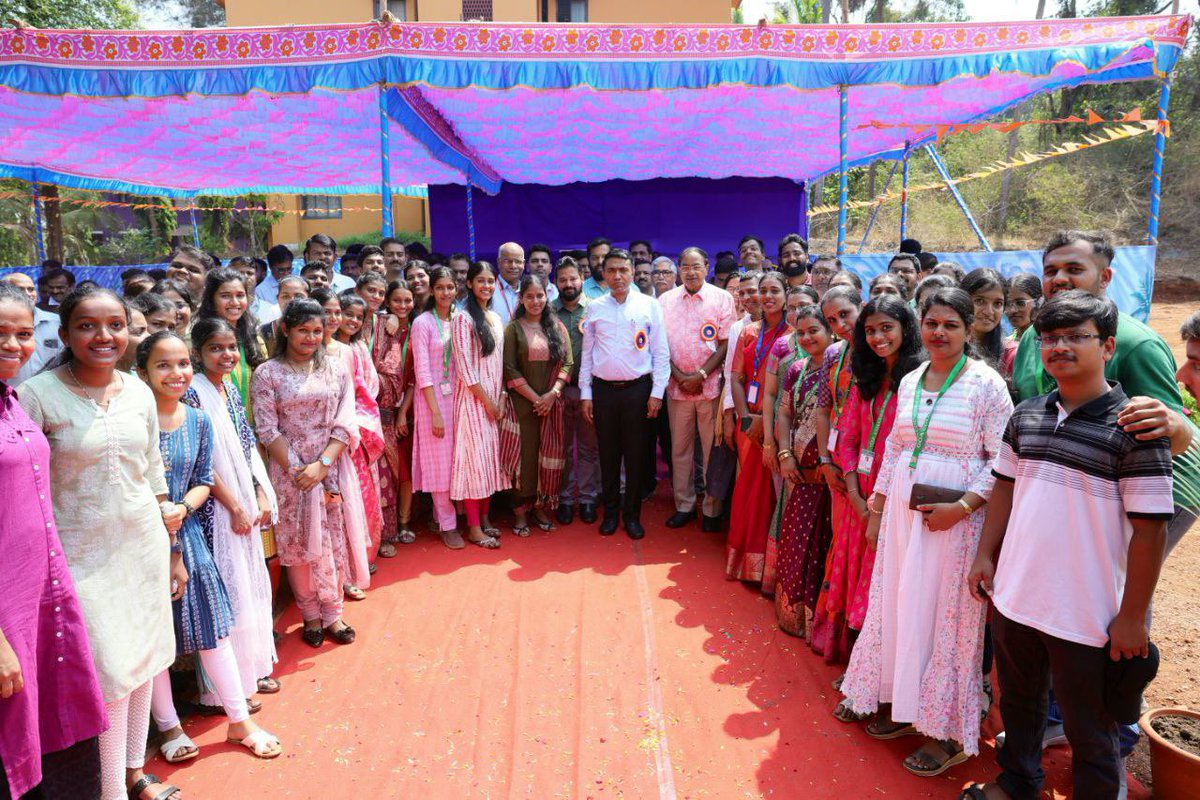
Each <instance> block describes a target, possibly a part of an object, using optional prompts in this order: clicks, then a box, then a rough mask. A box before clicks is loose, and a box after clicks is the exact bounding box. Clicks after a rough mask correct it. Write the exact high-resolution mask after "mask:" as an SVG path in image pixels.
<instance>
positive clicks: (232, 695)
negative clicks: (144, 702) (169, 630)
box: [150, 639, 250, 732]
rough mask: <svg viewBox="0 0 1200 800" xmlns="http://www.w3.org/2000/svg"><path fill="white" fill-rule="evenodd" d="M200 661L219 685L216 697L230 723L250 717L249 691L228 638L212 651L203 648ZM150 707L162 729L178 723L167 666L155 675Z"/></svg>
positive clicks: (212, 680)
mask: <svg viewBox="0 0 1200 800" xmlns="http://www.w3.org/2000/svg"><path fill="white" fill-rule="evenodd" d="M200 663H201V664H202V665H203V666H204V674H205V675H207V676H208V679H209V680H210V681H211V682H212V684H213V686H214V687H216V690H217V696H218V697H219V698H220V700H221V705H222V706H224V707H225V716H226V717H228V718H229V721H230V723H237V722H245V721H246V720H248V719H249V718H250V710H249V708H248V707H247V706H246V690H245V688H244V687H243V686H242V677H241V675H240V674H239V673H238V665H237V658H235V657H234V654H233V646H232V645H231V644H230V643H229V640H228V639H222V640H220V641H219V642H217V646H216V647H214V648H213V649H212V650H201V651H200ZM150 709H151V712H152V713H153V715H154V724H155V725H156V726H157V727H158V730H159V732H163V731H169V730H171V729H172V728H174V727H176V726H177V725H179V715H178V714H177V713H176V712H175V700H174V698H173V697H172V695H171V674H170V671H169V670H165V669H164V670H163V671H162V672H160V673H158V675H156V676H154V694H153V697H152V700H151V704H150Z"/></svg>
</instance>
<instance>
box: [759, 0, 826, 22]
mask: <svg viewBox="0 0 1200 800" xmlns="http://www.w3.org/2000/svg"><path fill="white" fill-rule="evenodd" d="M822 14H823V10H822V2H821V0H775V2H773V3H772V4H771V24H772V25H812V24H814V23H817V22H820V21H821V16H822Z"/></svg>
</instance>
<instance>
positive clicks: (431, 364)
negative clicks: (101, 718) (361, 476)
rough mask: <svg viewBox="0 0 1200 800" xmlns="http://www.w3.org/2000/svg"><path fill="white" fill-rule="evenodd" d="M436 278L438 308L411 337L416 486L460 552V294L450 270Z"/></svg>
mask: <svg viewBox="0 0 1200 800" xmlns="http://www.w3.org/2000/svg"><path fill="white" fill-rule="evenodd" d="M434 273H435V275H434V276H431V277H430V286H431V290H430V291H431V292H432V295H431V296H432V298H433V306H432V308H430V309H428V310H426V311H425V313H423V314H421V315H420V316H419V317H417V318H416V320H415V321H414V322H413V324H412V333H411V334H409V336H410V337H411V341H412V345H411V346H412V357H413V366H414V368H415V371H416V382H417V389H416V399H414V400H413V408H414V409H415V420H416V422H415V426H414V438H413V459H412V483H413V491H414V492H429V494H430V495H432V496H433V513H434V518H435V522H436V524H437V527H438V530H439V531H440V532H441V534H442V540H443V541H444V542H445V543H446V546H447V547H450V548H452V549H456V550H457V549H459V548H461V547H462V546H463V544H462V537H461V536H460V535H459V534H458V530H457V519H456V517H455V513H454V504H453V503H452V502H451V501H450V469H451V466H452V464H453V462H454V434H455V431H454V387H455V385H456V384H457V383H458V373H457V372H456V370H455V367H454V358H453V357H452V355H451V350H452V347H453V344H452V341H451V338H450V333H451V329H452V327H453V323H454V318H455V317H456V316H457V314H456V312H455V311H454V296H455V293H456V292H457V291H458V289H457V286H456V284H455V283H454V273H452V272H451V271H450V270H449V269H447V268H444V267H438V268H437V269H435V270H434ZM435 408H436V412H437V413H436V415H435V413H434V412H435ZM435 430H436V431H440V435H439V434H438V433H435Z"/></svg>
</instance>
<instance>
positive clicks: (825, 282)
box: [810, 256, 842, 297]
mask: <svg viewBox="0 0 1200 800" xmlns="http://www.w3.org/2000/svg"><path fill="white" fill-rule="evenodd" d="M841 271H842V260H841V259H840V258H838V257H837V256H818V258H817V260H816V261H814V262H813V263H812V272H811V273H810V280H811V283H812V287H813V288H814V289H816V290H817V297H824V296H825V292H827V291H829V284H830V282H831V281H833V277H834V276H835V275H837V274H838V273H839V272H841Z"/></svg>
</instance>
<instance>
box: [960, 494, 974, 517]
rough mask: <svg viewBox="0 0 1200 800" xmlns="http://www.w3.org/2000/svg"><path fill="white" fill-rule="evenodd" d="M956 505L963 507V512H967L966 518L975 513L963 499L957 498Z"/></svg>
mask: <svg viewBox="0 0 1200 800" xmlns="http://www.w3.org/2000/svg"><path fill="white" fill-rule="evenodd" d="M958 504H959V505H960V506H962V507H963V511H965V512H967V516H968V517H969V516H971V515H972V514H974V513H975V509H973V508H971V504H970V503H968V502H967V499H966V498H965V497H960V498H958Z"/></svg>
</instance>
